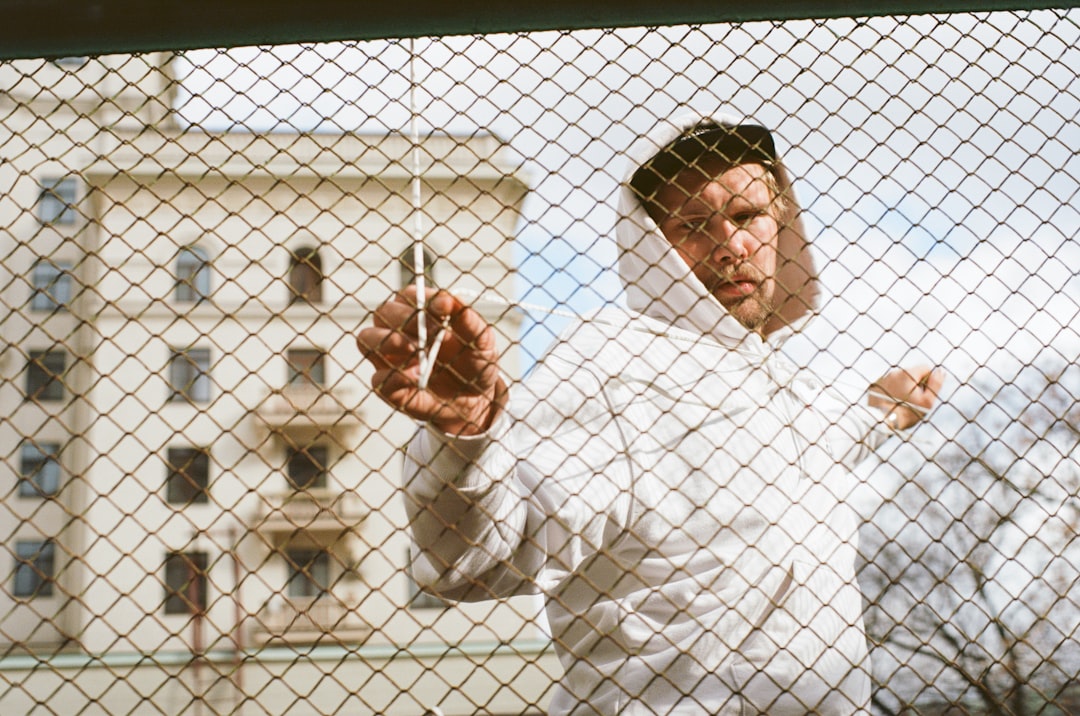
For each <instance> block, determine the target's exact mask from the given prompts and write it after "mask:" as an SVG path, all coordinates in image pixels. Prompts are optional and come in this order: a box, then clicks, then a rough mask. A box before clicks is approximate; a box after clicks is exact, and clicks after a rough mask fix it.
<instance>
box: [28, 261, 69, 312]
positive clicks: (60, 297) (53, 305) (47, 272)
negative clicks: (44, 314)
mask: <svg viewBox="0 0 1080 716" xmlns="http://www.w3.org/2000/svg"><path fill="white" fill-rule="evenodd" d="M32 281H33V286H34V293H33V296H32V297H31V299H30V308H32V309H33V310H35V311H55V310H57V309H60V308H67V305H68V304H69V303H71V264H68V263H62V262H59V263H53V262H52V261H45V260H42V261H38V262H37V263H36V264H34V273H33V276H32Z"/></svg>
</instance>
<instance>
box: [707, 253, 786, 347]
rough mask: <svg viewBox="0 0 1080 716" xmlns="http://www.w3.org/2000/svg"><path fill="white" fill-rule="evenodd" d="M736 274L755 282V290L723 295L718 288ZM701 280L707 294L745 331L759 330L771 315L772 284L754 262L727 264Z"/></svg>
mask: <svg viewBox="0 0 1080 716" xmlns="http://www.w3.org/2000/svg"><path fill="white" fill-rule="evenodd" d="M735 277H739V278H742V279H749V280H752V281H754V282H755V283H756V286H755V288H754V290H753V291H752V292H751V293H748V294H746V295H745V296H739V297H735V298H733V297H731V296H730V295H728V296H725V295H723V293H722V291H721V290H720V289H721V288H723V287H724V286H727V285H730V284H731V283H732V279H734V278H735ZM703 283H705V287H706V289H708V291H709V293H711V294H712V295H713V296H714V297H715V298H716V300H717V301H719V302H720V304H721V305H722V306H724V308H726V309H727V310H728V313H730V314H731V316H732V318H734V319H735V320H737V321H738V322H739V323H741V324H742V325H743V326H744V327H745V328H747V329H748V330H751V331H757V330H760V329H761V327H762V326H764V325H765V323H766V321H768V320H769V318H770V317H771V316H772V315H773V293H774V292H775V284H774V282H773V280H772V279H771V278H769V277H768V276H766V275H765V274H764V272H762V270H761V269H759V268H758V267H757V266H754V265H753V264H750V263H747V264H743V265H741V266H728V267H726V268H725V269H724V270H723V271H712V272H711V275H710V276H709V277H708V280H706V281H704V282H703Z"/></svg>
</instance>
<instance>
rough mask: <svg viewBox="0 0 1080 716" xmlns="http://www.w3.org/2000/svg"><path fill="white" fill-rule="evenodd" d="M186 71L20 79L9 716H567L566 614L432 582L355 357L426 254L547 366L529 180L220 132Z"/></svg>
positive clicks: (389, 427)
mask: <svg viewBox="0 0 1080 716" xmlns="http://www.w3.org/2000/svg"><path fill="white" fill-rule="evenodd" d="M170 59H171V58H170V56H166V55H162V56H136V57H127V56H116V57H105V58H100V59H86V58H67V59H64V60H58V61H45V60H41V61H25V62H22V61H20V62H13V63H8V64H5V65H3V66H0V87H3V88H5V90H6V92H4V93H3V94H0V156H2V158H3V161H2V163H0V182H2V184H3V186H5V187H7V188H8V190H7V191H6V192H5V193H4V194H2V195H0V217H2V218H3V221H2V222H0V255H2V256H3V259H2V261H0V274H2V276H0V279H2V281H0V286H2V288H0V303H2V306H3V312H2V314H0V315H2V318H0V321H2V324H0V325H2V327H3V330H2V335H3V344H2V346H0V350H2V353H0V371H2V373H0V406H2V408H0V411H2V412H0V414H2V416H3V417H2V419H0V453H2V455H3V460H2V461H0V494H2V495H3V507H2V508H0V534H2V535H3V536H4V540H3V541H4V544H5V545H6V549H5V550H4V552H6V553H3V552H0V564H3V570H2V572H3V573H5V574H6V579H5V581H4V584H3V587H2V588H0V653H2V654H3V655H4V656H3V657H2V658H0V680H2V681H3V682H4V683H3V687H2V688H0V711H2V712H3V713H22V712H24V711H25V712H30V711H33V710H34V709H35V708H42V709H44V708H51V707H49V706H48V705H49V704H55V703H57V702H58V700H66V701H65V703H71V704H74V705H75V706H77V708H73V709H72V710H71V711H72V712H73V713H74V712H80V713H88V712H94V713H97V712H101V713H142V712H144V711H142V710H141V709H142V708H143V707H148V706H149V705H151V704H152V705H153V706H154V708H155V709H160V710H167V711H171V712H176V713H216V712H222V713H237V712H240V711H242V710H244V709H249V710H250V711H251V712H252V713H261V712H269V713H368V712H371V713H376V712H377V713H402V714H409V713H416V714H420V713H425V712H426V711H428V710H429V709H430V710H432V712H436V711H434V709H436V708H437V709H441V710H442V711H443V712H445V713H455V712H456V713H476V712H478V711H479V712H499V713H522V712H526V711H529V710H532V709H536V708H538V707H539V706H541V705H542V702H543V701H544V698H545V693H546V691H547V688H548V685H549V684H550V681H551V678H552V677H553V676H554V673H553V669H554V668H555V667H554V661H553V656H552V654H551V652H550V650H549V648H548V638H547V636H546V634H545V630H544V626H543V624H542V621H541V619H540V616H539V608H538V604H537V603H536V602H535V601H534V600H529V599H517V600H510V601H507V602H492V603H486V604H476V605H447V604H442V603H439V602H438V601H437V600H433V599H432V598H430V597H427V596H426V595H422V594H418V593H417V592H416V590H415V587H414V585H413V584H412V583H411V581H410V580H409V578H408V575H407V570H406V567H407V559H408V535H407V531H406V527H407V525H406V524H405V516H404V509H403V505H402V504H401V497H400V496H399V495H398V486H399V473H400V455H401V450H400V448H401V446H402V445H403V444H404V443H405V442H406V441H407V440H408V437H409V435H410V434H411V432H412V430H413V429H414V426H413V424H412V423H411V421H409V420H407V419H404V418H402V417H400V416H397V415H394V414H392V413H391V411H389V410H388V409H387V408H386V407H385V406H384V405H383V404H382V403H381V402H380V401H379V400H378V399H377V398H376V397H375V396H374V395H372V394H371V392H370V390H369V388H368V387H367V377H368V372H367V369H366V368H365V367H364V366H363V365H362V362H361V360H360V356H359V353H358V351H357V349H356V346H355V339H354V337H355V333H356V331H357V329H358V328H359V327H360V326H361V325H362V324H363V323H364V322H365V321H366V320H367V319H368V316H369V314H370V311H371V310H372V309H373V308H374V307H375V306H376V305H378V304H379V303H380V302H381V301H383V300H385V299H386V298H387V297H388V296H389V294H390V293H391V292H392V291H395V290H398V289H399V288H401V286H402V285H403V284H405V283H408V282H410V281H411V280H412V279H413V277H414V276H415V271H416V269H417V268H418V267H416V266H415V265H414V263H413V256H414V255H415V253H416V252H415V251H414V248H413V245H414V242H415V241H416V240H417V239H418V237H420V238H422V241H423V246H424V249H425V251H424V254H423V255H424V264H425V267H424V270H425V275H426V276H427V277H428V278H429V280H430V281H431V282H433V283H434V284H435V285H438V286H443V287H447V288H450V289H452V290H456V291H460V292H462V293H463V294H465V295H472V296H477V300H476V305H477V307H478V308H479V309H480V310H481V311H482V312H484V313H485V314H486V315H487V316H488V317H489V319H490V320H492V321H493V322H494V323H495V325H496V327H497V332H498V334H499V336H500V340H501V341H502V345H503V348H504V351H505V360H504V365H505V366H508V367H509V369H510V370H514V369H515V367H516V366H517V354H516V350H515V339H516V337H517V332H518V317H517V314H516V313H514V312H513V311H510V310H507V308H506V304H507V302H508V301H509V300H510V299H512V297H513V295H514V283H513V282H514V277H513V270H512V266H513V264H514V257H513V236H514V232H515V230H516V227H517V223H518V221H519V217H520V209H521V205H522V202H523V200H524V198H525V196H526V193H527V184H526V182H525V180H524V176H523V174H522V173H521V170H520V166H519V163H516V162H515V161H514V158H513V156H512V154H511V153H510V151H509V148H508V147H507V146H506V145H505V144H504V143H503V142H502V141H500V140H499V139H498V138H496V137H493V136H490V135H484V134H477V135H471V136H467V137H462V136H451V135H440V134H433V135H430V136H427V137H424V138H423V139H422V140H421V144H420V146H419V151H416V149H417V148H416V147H414V145H413V143H412V142H410V140H409V138H408V136H406V135H403V134H391V135H378V136H376V135H365V134H362V133H333V134H331V133H309V134H303V133H261V134H260V133H253V132H249V131H230V132H218V133H214V132H207V131H203V130H202V129H200V128H199V127H195V126H190V125H185V124H184V123H182V122H181V121H180V120H179V118H178V117H177V115H176V113H175V110H174V101H173V98H174V96H175V92H176V88H177V80H176V79H175V77H174V76H173V73H172V71H171V69H170V67H171V65H170ZM417 168H419V175H420V177H422V182H421V193H420V196H421V197H422V209H421V218H422V220H421V221H420V222H419V224H418V222H417V210H416V206H415V204H414V201H413V199H412V196H413V195H412V188H413V185H412V182H413V179H414V173H415V171H416V169H417ZM418 226H419V228H418ZM421 234H422V236H421ZM80 709H84V710H80ZM86 709H88V710H86ZM154 712H157V711H156V710H155V711H154Z"/></svg>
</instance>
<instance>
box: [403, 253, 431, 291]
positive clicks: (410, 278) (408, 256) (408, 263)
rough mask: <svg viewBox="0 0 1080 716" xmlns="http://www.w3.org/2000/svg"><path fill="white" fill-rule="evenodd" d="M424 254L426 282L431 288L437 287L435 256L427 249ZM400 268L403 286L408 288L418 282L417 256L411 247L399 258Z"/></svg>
mask: <svg viewBox="0 0 1080 716" xmlns="http://www.w3.org/2000/svg"><path fill="white" fill-rule="evenodd" d="M423 254H424V282H425V284H426V285H427V286H428V287H429V288H430V287H431V286H434V285H435V255H434V254H432V253H431V252H430V251H428V250H427V249H424V250H423ZM398 268H399V269H400V270H401V285H402V287H405V286H408V285H410V284H412V283H415V282H416V256H415V253H414V251H413V248H412V247H411V246H410V247H409V248H407V249H405V252H404V253H402V254H401V256H399V257H398Z"/></svg>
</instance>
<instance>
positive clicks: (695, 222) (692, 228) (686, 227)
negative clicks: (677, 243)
mask: <svg viewBox="0 0 1080 716" xmlns="http://www.w3.org/2000/svg"><path fill="white" fill-rule="evenodd" d="M682 228H683V231H685V232H687V233H696V232H700V231H705V230H706V229H707V228H709V220H708V219H687V220H686V221H683V222H682Z"/></svg>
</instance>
